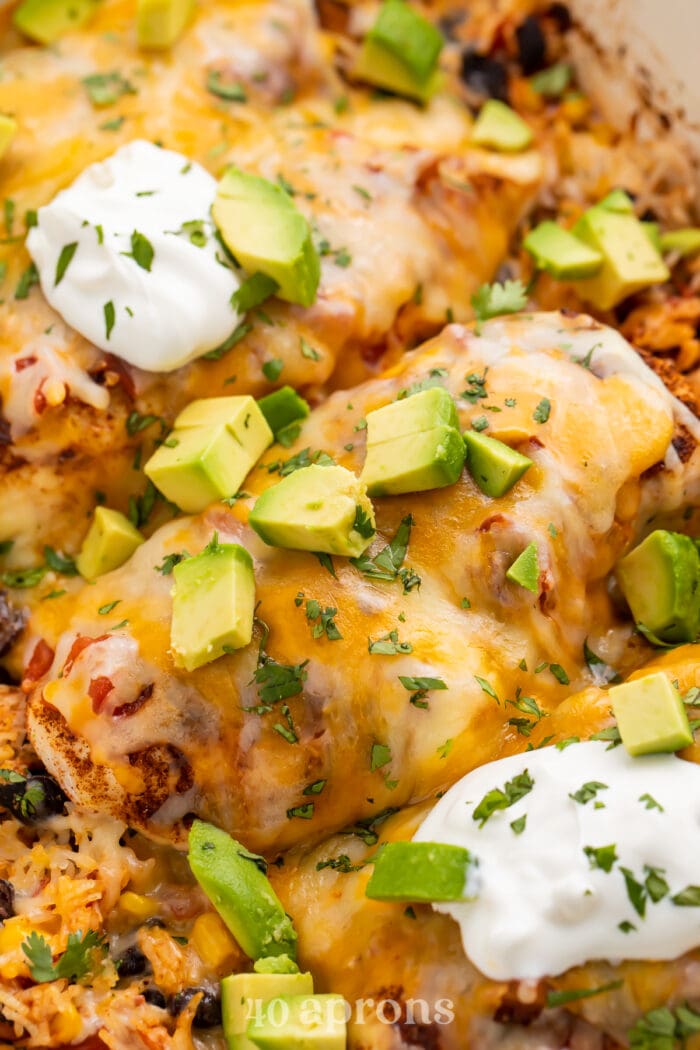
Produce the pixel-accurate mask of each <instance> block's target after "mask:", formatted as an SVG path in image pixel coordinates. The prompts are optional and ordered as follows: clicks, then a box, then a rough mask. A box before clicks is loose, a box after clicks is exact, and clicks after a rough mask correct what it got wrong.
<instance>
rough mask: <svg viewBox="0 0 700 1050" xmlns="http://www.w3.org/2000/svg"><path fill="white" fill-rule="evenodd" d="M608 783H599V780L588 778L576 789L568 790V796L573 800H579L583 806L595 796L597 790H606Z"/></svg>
mask: <svg viewBox="0 0 700 1050" xmlns="http://www.w3.org/2000/svg"><path fill="white" fill-rule="evenodd" d="M607 790H608V785H607V784H601V782H600V781H599V780H589V781H587V783H585V784H583V786H582V787H580V788H579V789H578V791H574V792H570V793H569V798H572V799H573V800H574V802H580V803H581V805H582V806H585V805H586V803H587V802H590V801H591V799H592V798H595V797H596V795H597V794H598V792H599V791H607Z"/></svg>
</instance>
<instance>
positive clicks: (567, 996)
mask: <svg viewBox="0 0 700 1050" xmlns="http://www.w3.org/2000/svg"><path fill="white" fill-rule="evenodd" d="M623 983H624V982H623V981H622V979H620V980H617V981H610V983H609V984H601V985H599V986H598V987H597V988H569V989H567V990H562V991H560V992H547V1008H548V1009H550V1010H551V1009H552V1008H553V1007H556V1006H565V1005H566V1004H567V1003H575V1002H578V1000H579V999H591V998H592V997H593V996H594V995H602V994H603V992H612V991H613V990H614V989H616V988H621V987H622V985H623Z"/></svg>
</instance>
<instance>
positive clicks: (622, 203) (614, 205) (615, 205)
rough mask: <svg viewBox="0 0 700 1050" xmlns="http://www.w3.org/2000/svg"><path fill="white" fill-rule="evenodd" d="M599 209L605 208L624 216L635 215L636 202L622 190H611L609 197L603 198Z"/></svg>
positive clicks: (599, 203)
mask: <svg viewBox="0 0 700 1050" xmlns="http://www.w3.org/2000/svg"><path fill="white" fill-rule="evenodd" d="M598 207H599V208H605V209H607V211H616V212H619V213H620V214H622V215H624V214H627V215H634V202H633V200H632V198H631V197H630V196H629V194H628V193H625V191H624V190H621V189H615V190H611V191H610V193H609V194H608V195H607V197H603V199H602V201H599V202H598Z"/></svg>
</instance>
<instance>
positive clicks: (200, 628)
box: [170, 537, 255, 671]
mask: <svg viewBox="0 0 700 1050" xmlns="http://www.w3.org/2000/svg"><path fill="white" fill-rule="evenodd" d="M173 579H174V587H173V617H172V622H171V625H170V644H171V647H172V650H173V653H174V656H175V662H176V663H177V664H179V665H180V666H181V667H184V668H185V669H186V670H187V671H194V670H195V668H197V667H201V666H202V665H203V664H208V663H211V661H212V660H217V659H218V658H219V657H220V656H223V655H224V653H227V652H229V651H230V650H232V649H242V648H243V647H244V646H246V645H248V643H249V642H250V639H251V638H252V635H253V610H254V608H255V576H254V574H253V560H252V558H251V556H250V554H248V551H247V550H246V549H245V548H244V547H241V546H239V545H238V544H237V543H219V542H218V540H217V538H216V537H214V539H213V540H212V542H211V543H210V544H209V545H208V546H207V547H205V548H204V550H203V551H202V552H201V554H197V555H195V556H194V557H193V558H185V559H184V561H181V562H180V563H179V564H178V565H176V566H175V568H174V569H173Z"/></svg>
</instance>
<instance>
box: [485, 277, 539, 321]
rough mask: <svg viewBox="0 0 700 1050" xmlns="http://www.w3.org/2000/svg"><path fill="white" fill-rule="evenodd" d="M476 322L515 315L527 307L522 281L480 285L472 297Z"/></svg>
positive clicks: (525, 292)
mask: <svg viewBox="0 0 700 1050" xmlns="http://www.w3.org/2000/svg"><path fill="white" fill-rule="evenodd" d="M472 306H473V308H474V314H475V316H476V319H477V321H479V322H481V321H488V320H489V319H490V318H491V317H499V316H501V314H515V313H517V312H518V311H519V310H524V309H525V307H526V306H527V289H526V288H525V285H524V284H523V283H522V281H505V282H504V283H503V284H499V283H498V282H494V283H493V284H482V285H481V287H480V288H479V289H478V291H477V292H475V294H474V295H473V296H472Z"/></svg>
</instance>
